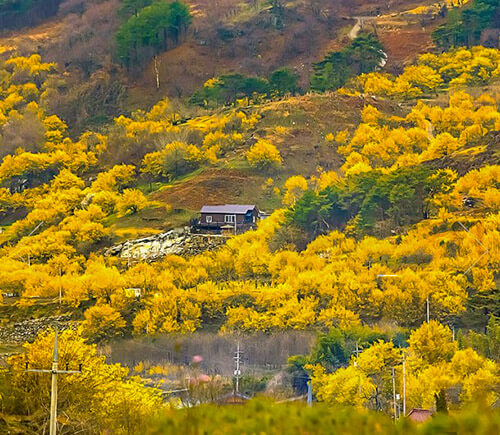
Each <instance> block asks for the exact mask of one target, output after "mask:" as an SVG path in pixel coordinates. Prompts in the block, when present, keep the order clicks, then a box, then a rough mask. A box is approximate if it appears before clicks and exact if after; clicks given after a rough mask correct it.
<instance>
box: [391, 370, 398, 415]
mask: <svg viewBox="0 0 500 435" xmlns="http://www.w3.org/2000/svg"><path fill="white" fill-rule="evenodd" d="M391 372H392V401H393V405H394V421H396V420H397V418H398V416H397V414H396V374H395V371H394V367H393V368H392V369H391Z"/></svg>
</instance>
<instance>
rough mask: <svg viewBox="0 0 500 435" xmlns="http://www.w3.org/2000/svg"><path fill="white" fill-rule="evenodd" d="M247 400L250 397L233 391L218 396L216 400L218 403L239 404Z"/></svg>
mask: <svg viewBox="0 0 500 435" xmlns="http://www.w3.org/2000/svg"><path fill="white" fill-rule="evenodd" d="M248 400H250V397H248V396H247V395H246V394H241V393H234V392H233V393H229V394H225V395H224V396H222V397H219V399H218V400H217V402H218V403H219V404H220V405H241V404H243V403H245V402H246V401H248Z"/></svg>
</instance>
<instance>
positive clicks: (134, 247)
mask: <svg viewBox="0 0 500 435" xmlns="http://www.w3.org/2000/svg"><path fill="white" fill-rule="evenodd" d="M226 240H227V237H226V236H221V235H212V234H192V233H191V232H190V231H189V229H181V230H171V231H168V232H166V233H161V234H155V235H153V236H149V237H144V238H141V239H136V240H127V241H126V242H124V243H121V244H119V245H115V246H112V247H111V248H108V249H107V250H106V251H105V252H104V255H107V256H112V255H114V256H119V257H121V258H130V259H132V260H141V261H155V260H158V259H160V258H162V257H164V256H165V255H172V254H174V255H181V256H183V257H190V256H193V255H197V254H200V253H201V252H204V251H210V250H213V249H217V248H219V247H220V246H222V245H223V244H224V243H226Z"/></svg>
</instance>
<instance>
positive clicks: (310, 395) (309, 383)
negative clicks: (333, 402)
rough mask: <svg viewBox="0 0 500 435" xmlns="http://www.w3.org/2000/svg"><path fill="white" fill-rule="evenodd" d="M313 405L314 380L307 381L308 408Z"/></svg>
mask: <svg viewBox="0 0 500 435" xmlns="http://www.w3.org/2000/svg"><path fill="white" fill-rule="evenodd" d="M312 404H313V390H312V380H311V378H308V379H307V406H309V407H311V406H312Z"/></svg>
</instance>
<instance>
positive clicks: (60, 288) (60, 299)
mask: <svg viewBox="0 0 500 435" xmlns="http://www.w3.org/2000/svg"><path fill="white" fill-rule="evenodd" d="M61 279H62V270H61V266H59V308H60V307H61V302H62V282H61Z"/></svg>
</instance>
